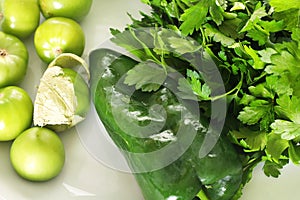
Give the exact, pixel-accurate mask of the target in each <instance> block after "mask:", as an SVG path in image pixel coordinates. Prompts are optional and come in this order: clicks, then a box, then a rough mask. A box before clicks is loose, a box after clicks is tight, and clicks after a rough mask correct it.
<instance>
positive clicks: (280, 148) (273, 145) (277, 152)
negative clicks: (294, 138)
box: [266, 132, 289, 163]
mask: <svg viewBox="0 0 300 200" xmlns="http://www.w3.org/2000/svg"><path fill="white" fill-rule="evenodd" d="M288 147H289V141H288V140H285V139H282V138H281V136H280V135H278V134H275V133H274V132H271V133H270V134H269V135H268V142H267V144H266V153H267V154H268V155H270V156H271V158H272V160H274V161H275V162H277V163H278V162H279V159H280V157H281V154H282V153H283V152H284V151H285V150H286V149H287V148H288Z"/></svg>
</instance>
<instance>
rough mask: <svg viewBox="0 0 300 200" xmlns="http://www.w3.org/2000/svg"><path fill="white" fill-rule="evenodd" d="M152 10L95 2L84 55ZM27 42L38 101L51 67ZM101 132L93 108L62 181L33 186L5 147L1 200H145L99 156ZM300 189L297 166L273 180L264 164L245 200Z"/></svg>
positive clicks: (70, 134)
mask: <svg viewBox="0 0 300 200" xmlns="http://www.w3.org/2000/svg"><path fill="white" fill-rule="evenodd" d="M146 9H147V8H146V7H145V6H144V5H143V4H141V3H140V1H139V0H131V1H130V2H129V1H128V0H113V1H105V0H94V2H93V5H92V10H91V12H90V14H89V15H88V16H87V17H86V18H85V20H84V21H83V22H82V24H81V25H82V27H83V29H84V31H85V33H86V39H87V40H86V49H85V53H84V57H87V55H88V53H89V52H90V51H91V50H93V49H95V48H97V47H98V46H99V45H101V44H102V43H104V42H106V41H107V40H108V39H109V38H110V37H111V35H110V32H109V28H122V27H124V26H125V25H126V24H127V23H130V19H129V17H128V16H127V14H126V13H127V12H128V13H130V14H133V15H134V16H139V15H138V11H139V10H146ZM25 42H26V45H27V46H28V49H29V51H30V60H29V69H28V72H27V75H26V78H25V80H24V82H23V84H22V86H23V87H24V88H25V89H26V90H27V91H28V92H29V94H30V96H31V97H32V99H34V97H35V93H36V90H37V85H38V83H39V79H40V77H41V75H42V73H43V71H44V70H45V67H46V66H45V64H43V63H42V62H41V61H40V59H39V58H38V57H37V55H36V53H35V51H34V47H33V42H32V38H30V39H28V40H26V41H25ZM78 132H79V134H78ZM95 132H99V133H104V132H103V127H101V123H99V121H97V116H96V114H95V112H93V110H92V111H91V113H90V114H89V116H88V119H87V120H86V121H85V122H83V123H82V124H80V125H79V126H78V127H77V128H73V129H71V130H69V131H67V132H65V133H63V134H61V137H62V140H63V142H64V144H65V149H66V163H65V166H64V169H63V171H62V173H61V174H60V175H59V176H58V177H56V178H55V179H53V180H51V181H48V182H44V183H33V182H29V181H25V180H23V179H21V178H20V177H18V175H16V173H15V172H14V170H13V169H12V167H11V165H10V162H9V147H10V144H11V143H10V142H2V143H0V158H1V159H0V200H53V199H57V200H79V199H80V200H116V199H122V200H143V198H142V195H141V193H140V190H139V187H138V185H137V184H136V182H135V180H134V178H133V176H132V175H131V174H129V173H126V172H124V170H123V171H119V170H116V169H115V168H114V167H113V166H111V165H110V163H106V162H102V161H103V160H102V161H101V159H99V158H97V157H95V156H94V155H95V154H94V153H93V152H92V151H93V150H94V149H95V150H97V149H98V150H99V147H100V150H101V149H103V148H104V146H103V145H102V144H101V143H100V141H99V144H98V143H97V141H96V140H93V142H92V143H93V145H94V146H93V145H91V143H90V142H91V139H89V137H90V136H91V137H94V135H95ZM85 134H86V135H85ZM108 141H109V140H108ZM108 144H109V143H108ZM109 148H110V147H109ZM104 149H105V148H104ZM104 152H105V153H104ZM111 153H115V152H109V153H106V151H103V152H102V154H101V156H103V157H105V155H106V156H108V157H110V155H111ZM120 163H122V160H121V161H120ZM120 163H117V164H120ZM299 185H300V169H299V168H297V167H295V166H293V165H288V166H287V167H285V168H284V170H283V171H282V175H281V176H280V178H278V179H274V178H267V177H266V176H265V175H264V174H263V173H262V170H261V166H258V167H257V168H256V170H255V172H254V177H253V179H252V181H251V182H250V183H249V184H248V185H247V186H246V188H245V189H244V195H243V197H242V198H241V200H266V199H267V200H268V199H272V200H282V199H289V200H296V199H298V197H297V196H296V195H295V191H297V190H298V189H299ZM159 200H160V199H159Z"/></svg>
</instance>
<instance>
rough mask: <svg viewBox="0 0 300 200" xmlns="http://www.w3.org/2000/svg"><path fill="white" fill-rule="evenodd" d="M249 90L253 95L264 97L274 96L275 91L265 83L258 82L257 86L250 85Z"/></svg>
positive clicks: (271, 97)
mask: <svg viewBox="0 0 300 200" xmlns="http://www.w3.org/2000/svg"><path fill="white" fill-rule="evenodd" d="M249 91H250V93H251V94H252V95H253V96H256V97H263V98H270V99H273V98H274V92H273V91H272V90H271V89H270V88H268V87H267V86H266V84H265V83H261V84H258V85H256V86H250V87H249Z"/></svg>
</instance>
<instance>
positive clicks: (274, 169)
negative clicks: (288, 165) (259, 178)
mask: <svg viewBox="0 0 300 200" xmlns="http://www.w3.org/2000/svg"><path fill="white" fill-rule="evenodd" d="M280 169H282V165H280V164H277V163H274V162H270V161H268V160H267V161H266V162H265V164H264V166H263V170H264V173H265V175H266V176H268V177H270V176H272V177H275V178H278V177H279V175H280V174H281V173H280Z"/></svg>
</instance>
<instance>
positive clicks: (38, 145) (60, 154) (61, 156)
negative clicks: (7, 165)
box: [10, 127, 65, 181]
mask: <svg viewBox="0 0 300 200" xmlns="http://www.w3.org/2000/svg"><path fill="white" fill-rule="evenodd" d="M10 160H11V163H12V166H13V168H14V169H15V171H16V172H17V173H18V174H19V175H20V176H21V177H23V178H25V179H27V180H30V181H47V180H50V179H52V178H54V177H55V176H57V175H58V174H59V173H60V172H61V170H62V168H63V166H64V162H65V150H64V145H63V143H62V141H61V139H60V137H59V136H58V135H57V134H56V133H55V132H53V131H51V130H49V129H47V128H41V127H32V128H30V129H27V130H25V131H24V132H22V133H21V134H20V135H19V136H18V137H17V138H16V139H15V140H14V142H13V143H12V146H11V149H10Z"/></svg>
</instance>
